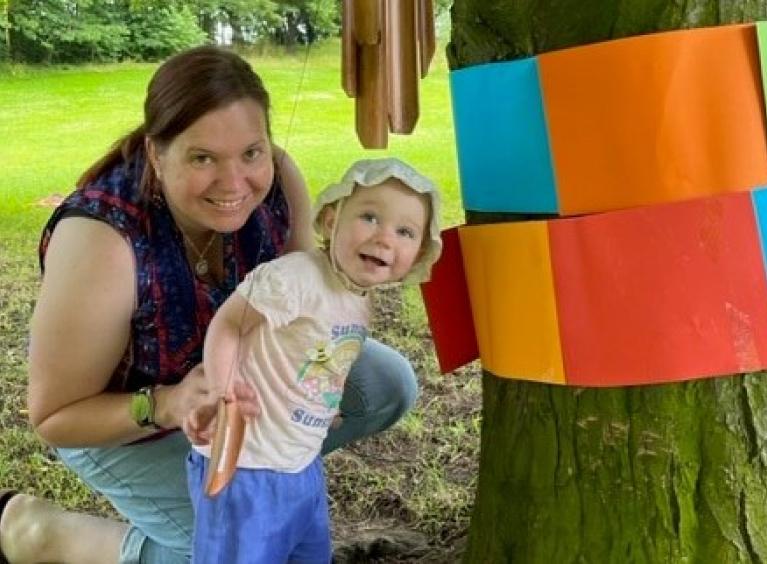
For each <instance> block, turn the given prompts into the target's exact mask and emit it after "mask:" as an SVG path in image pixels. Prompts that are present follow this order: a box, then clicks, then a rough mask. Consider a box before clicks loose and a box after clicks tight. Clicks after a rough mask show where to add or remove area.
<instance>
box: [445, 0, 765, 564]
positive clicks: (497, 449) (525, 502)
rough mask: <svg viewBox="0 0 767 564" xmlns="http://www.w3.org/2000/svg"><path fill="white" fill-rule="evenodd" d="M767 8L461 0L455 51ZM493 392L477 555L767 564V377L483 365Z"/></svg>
mask: <svg viewBox="0 0 767 564" xmlns="http://www.w3.org/2000/svg"><path fill="white" fill-rule="evenodd" d="M766 4H767V3H765V2H763V1H760V2H755V1H749V0H747V1H724V0H722V1H720V2H717V1H713V0H690V1H687V2H670V1H667V0H666V1H661V0H625V1H619V0H614V1H612V2H607V1H605V0H560V1H557V2H553V1H535V0H495V1H493V2H487V1H483V0H455V2H454V4H453V8H452V16H453V29H452V38H451V43H450V45H449V47H448V58H449V61H450V65H451V68H453V69H457V68H461V67H464V66H469V65H474V64H479V63H485V62H490V61H497V60H507V59H515V58H519V57H525V56H529V55H533V54H537V53H541V52H545V51H551V50H554V49H561V48H564V47H569V46H574V45H581V44H586V43H593V42H596V41H603V40H607V39H610V38H617V37H625V36H630V35H638V34H642V33H651V32H655V31H662V30H670V29H679V28H689V27H700V26H708V25H716V24H725V23H734V22H746V21H755V20H757V19H764V18H765V16H766V14H767V5H766ZM468 219H469V222H473V223H481V222H485V221H489V220H497V219H498V214H493V217H489V216H487V217H485V216H483V215H482V214H472V215H471V217H469V218H468ZM637 346H641V343H638V344H637ZM483 389H484V392H483V395H484V399H483V401H484V420H483V427H482V447H481V449H482V450H481V463H480V476H479V486H478V491H477V497H476V502H475V507H474V514H473V517H472V522H471V528H470V533H469V543H468V548H467V552H466V556H465V561H466V562H468V563H471V564H474V563H486V562H487V563H493V564H495V563H503V562H520V563H533V562H535V563H537V562H541V563H545V564H554V563H556V564H561V563H568V562H584V563H586V562H589V563H598V564H602V563H613V562H614V563H633V562H647V563H653V564H655V563H665V562H701V563H723V562H767V375H765V374H762V373H759V374H753V375H745V376H742V375H734V376H730V377H724V378H716V379H707V380H698V381H693V382H689V383H680V384H670V385H658V386H642V387H633V388H615V389H593V388H591V389H583V388H573V387H560V386H550V385H542V384H537V383H531V382H522V381H515V380H507V379H501V378H497V377H495V376H493V375H492V374H489V373H485V374H484V376H483Z"/></svg>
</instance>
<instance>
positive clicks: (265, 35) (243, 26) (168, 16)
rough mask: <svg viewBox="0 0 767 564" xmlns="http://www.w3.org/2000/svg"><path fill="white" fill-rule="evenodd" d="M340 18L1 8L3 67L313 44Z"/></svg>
mask: <svg viewBox="0 0 767 564" xmlns="http://www.w3.org/2000/svg"><path fill="white" fill-rule="evenodd" d="M450 4H451V0H436V1H435V10H436V11H437V13H443V12H445V11H446V10H447V9H448V7H449V5H450ZM339 12H340V2H339V1H338V0H103V1H98V0H13V1H11V0H0V34H1V36H0V61H3V60H14V61H17V62H31V63H59V62H67V63H69V62H86V61H88V62H93V61H119V60H123V59H133V60H143V59H146V60H153V59H157V58H158V57H164V56H166V55H168V54H170V53H173V52H176V51H178V50H179V49H183V48H185V47H188V46H190V45H195V44H198V43H200V42H202V41H203V40H204V38H205V36H207V38H208V40H209V41H211V42H212V41H216V40H217V39H218V40H222V39H223V38H222V37H221V32H222V31H223V30H226V31H227V32H230V33H231V41H232V43H233V44H234V45H239V46H247V45H248V44H253V43H257V42H262V41H270V42H274V43H277V44H280V45H294V44H297V43H312V42H314V41H316V40H318V39H322V38H326V37H332V36H336V35H337V34H338V31H339V26H340V13H339ZM227 39H228V38H227Z"/></svg>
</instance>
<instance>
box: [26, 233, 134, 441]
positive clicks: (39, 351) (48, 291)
mask: <svg viewBox="0 0 767 564" xmlns="http://www.w3.org/2000/svg"><path fill="white" fill-rule="evenodd" d="M135 280H136V274H135V266H134V259H133V254H132V252H131V249H130V247H129V246H128V244H127V242H126V241H125V240H123V239H122V237H120V235H119V234H118V233H117V232H116V231H115V230H114V229H112V228H111V227H109V226H108V225H106V224H104V223H101V222H99V221H95V220H91V219H85V218H69V219H64V220H62V221H61V223H59V225H57V227H56V229H55V231H54V232H53V236H52V237H51V241H50V244H49V246H48V251H47V253H46V257H45V276H44V277H43V282H42V287H41V289H40V295H39V297H38V300H37V305H36V306H35V311H34V314H33V316H32V324H31V337H30V348H29V389H28V400H29V413H30V417H31V421H32V424H33V425H34V426H35V428H36V430H37V432H38V433H39V434H40V436H41V437H42V438H43V439H44V440H45V441H46V442H48V443H50V444H52V445H54V446H87V445H104V444H113V443H119V442H124V441H129V440H132V439H137V438H140V437H141V436H143V435H145V434H147V430H142V429H140V428H139V427H137V425H136V424H135V423H134V422H133V421H132V420H131V418H130V416H129V402H130V397H129V395H128V394H106V393H103V391H104V388H105V387H106V386H107V383H108V382H109V379H110V377H111V375H112V372H113V371H114V369H115V367H116V366H117V363H118V362H119V360H120V358H121V357H122V355H123V352H124V351H125V347H126V346H127V344H128V340H129V330H130V318H131V314H132V312H133V309H134V304H135V301H136V299H135Z"/></svg>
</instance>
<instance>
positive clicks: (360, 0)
mask: <svg viewBox="0 0 767 564" xmlns="http://www.w3.org/2000/svg"><path fill="white" fill-rule="evenodd" d="M342 10H343V16H342V24H341V25H342V43H341V84H342V86H343V89H344V91H345V92H346V94H347V95H348V96H349V97H351V98H355V100H356V104H355V114H356V117H355V121H356V130H357V137H358V138H359V140H360V143H361V144H362V146H363V147H365V148H366V149H384V148H386V146H387V142H388V133H389V131H391V132H392V133H400V134H408V133H412V131H413V128H414V127H415V124H416V122H417V121H418V112H419V106H418V79H419V78H424V77H425V76H426V74H427V73H428V71H429V64H430V63H431V60H432V58H433V56H434V50H435V46H436V42H435V34H434V6H433V4H432V0H343V7H342Z"/></svg>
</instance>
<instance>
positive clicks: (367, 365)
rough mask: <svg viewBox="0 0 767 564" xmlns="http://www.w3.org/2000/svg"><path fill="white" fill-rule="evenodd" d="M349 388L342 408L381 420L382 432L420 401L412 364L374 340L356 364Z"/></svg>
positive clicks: (352, 371)
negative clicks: (345, 404) (345, 402)
mask: <svg viewBox="0 0 767 564" xmlns="http://www.w3.org/2000/svg"><path fill="white" fill-rule="evenodd" d="M348 389H349V392H350V393H349V397H348V398H345V399H347V400H348V401H347V406H343V405H342V409H343V407H348V408H349V411H351V412H357V413H359V414H360V415H362V416H370V417H378V418H381V421H380V422H379V426H380V427H381V428H379V429H378V430H382V429H385V428H386V427H389V426H390V425H392V424H393V423H395V422H396V421H397V420H398V419H399V418H400V417H402V416H403V415H404V414H405V413H406V412H407V411H408V410H410V409H411V408H412V407H413V405H414V404H415V401H416V399H417V398H418V381H417V379H416V376H415V372H414V371H413V367H412V366H411V364H410V362H409V361H408V360H407V359H406V358H405V357H404V356H402V355H401V354H400V353H399V352H397V351H396V350H394V349H393V348H391V347H389V346H387V345H384V344H383V343H380V342H378V341H376V340H374V339H368V340H367V341H366V342H365V345H364V346H363V349H362V352H361V354H360V357H359V359H357V362H355V363H354V366H353V367H352V370H351V372H350V374H349V380H348ZM344 395H345V396H346V394H344ZM355 396H356V397H355ZM343 411H345V412H346V410H345V409H343Z"/></svg>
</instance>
